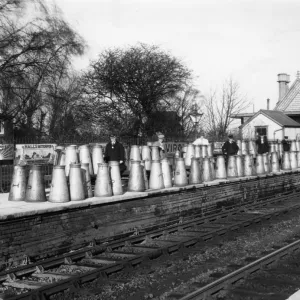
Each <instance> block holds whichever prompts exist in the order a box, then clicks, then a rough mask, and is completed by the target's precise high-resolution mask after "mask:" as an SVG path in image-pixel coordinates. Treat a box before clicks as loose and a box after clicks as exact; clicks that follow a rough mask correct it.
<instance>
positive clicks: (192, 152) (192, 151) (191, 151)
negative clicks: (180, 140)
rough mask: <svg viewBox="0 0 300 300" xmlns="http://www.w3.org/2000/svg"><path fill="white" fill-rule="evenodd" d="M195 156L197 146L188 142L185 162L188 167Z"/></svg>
mask: <svg viewBox="0 0 300 300" xmlns="http://www.w3.org/2000/svg"><path fill="white" fill-rule="evenodd" d="M194 156H195V146H194V145H193V144H188V145H187V149H186V155H185V158H184V163H185V166H186V167H190V166H191V159H192V157H194Z"/></svg>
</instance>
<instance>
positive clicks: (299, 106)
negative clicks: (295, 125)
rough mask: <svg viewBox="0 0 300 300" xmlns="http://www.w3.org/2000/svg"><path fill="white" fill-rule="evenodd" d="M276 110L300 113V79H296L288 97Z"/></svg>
mask: <svg viewBox="0 0 300 300" xmlns="http://www.w3.org/2000/svg"><path fill="white" fill-rule="evenodd" d="M274 109H275V110H281V111H291V112H292V111H293V112H295V111H298V112H300V78H296V80H295V81H294V83H293V84H292V86H291V87H290V88H289V90H288V92H287V93H286V95H285V96H284V97H283V98H282V99H281V100H280V101H279V102H278V103H277V104H276V106H275V108H274Z"/></svg>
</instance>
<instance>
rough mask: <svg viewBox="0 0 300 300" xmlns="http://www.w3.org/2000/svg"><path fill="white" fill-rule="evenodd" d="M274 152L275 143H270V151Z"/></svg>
mask: <svg viewBox="0 0 300 300" xmlns="http://www.w3.org/2000/svg"><path fill="white" fill-rule="evenodd" d="M272 152H276V149H275V143H270V153H272Z"/></svg>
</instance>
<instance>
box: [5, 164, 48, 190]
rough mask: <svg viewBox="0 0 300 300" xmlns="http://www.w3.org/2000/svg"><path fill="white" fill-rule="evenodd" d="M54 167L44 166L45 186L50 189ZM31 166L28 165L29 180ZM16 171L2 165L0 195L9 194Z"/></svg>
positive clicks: (11, 166) (12, 167)
mask: <svg viewBox="0 0 300 300" xmlns="http://www.w3.org/2000/svg"><path fill="white" fill-rule="evenodd" d="M52 168H53V165H51V164H48V165H42V172H43V175H44V179H45V186H46V187H49V186H50V183H51V176H52ZM29 169H30V165H26V174H27V179H28V176H29ZM13 171H14V166H13V165H12V164H11V165H0V193H8V192H9V190H10V184H11V179H12V175H13Z"/></svg>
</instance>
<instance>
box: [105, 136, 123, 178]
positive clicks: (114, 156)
mask: <svg viewBox="0 0 300 300" xmlns="http://www.w3.org/2000/svg"><path fill="white" fill-rule="evenodd" d="M109 138H110V142H109V143H107V144H106V146H105V152H104V160H105V161H106V162H110V161H117V162H119V163H120V172H121V175H122V173H123V172H124V171H125V170H126V166H125V150H124V147H123V145H122V144H121V143H120V142H119V141H117V136H116V135H115V134H111V135H110V136H109Z"/></svg>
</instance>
